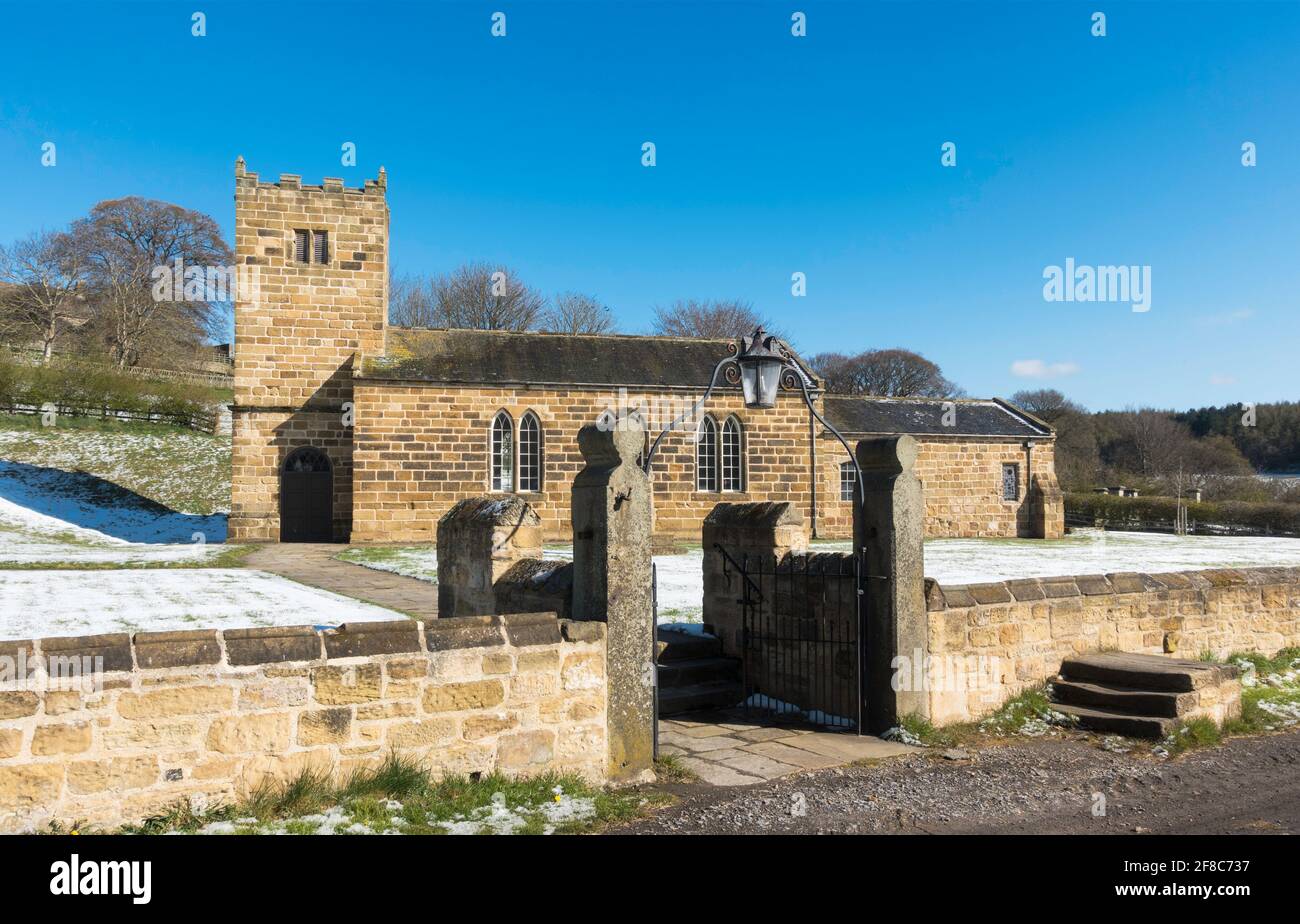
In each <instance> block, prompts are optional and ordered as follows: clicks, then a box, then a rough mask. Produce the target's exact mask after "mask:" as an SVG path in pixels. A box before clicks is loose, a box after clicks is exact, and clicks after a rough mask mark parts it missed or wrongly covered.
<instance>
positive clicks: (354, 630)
mask: <svg viewBox="0 0 1300 924" xmlns="http://www.w3.org/2000/svg"><path fill="white" fill-rule="evenodd" d="M606 633H607V627H606V625H605V623H604V622H599V621H580V620H569V619H560V618H559V617H558V616H557V615H556V613H554V612H550V611H543V612H529V613H510V614H503V615H495V616H459V617H452V618H447V619H431V620H425V621H421V620H414V619H396V620H390V621H386V622H360V623H345V624H343V625H341V626H339V627H337V628H323V629H322V628H317V627H316V626H257V627H251V628H246V629H225V630H218V629H192V630H183V631H169V632H137V633H135V635H134V636H132V635H131V634H129V633H126V632H120V633H111V634H106V635H86V636H72V637H62V636H51V637H49V638H42V639H35V640H34V639H10V640H0V657H10V658H13V659H14V660H18V659H19V658H20V657H25V658H27V659H28V660H34V659H35V658H36V656H37V655H36V653H37V651H38V650H39V651H40V653H41V655H42V656H44V657H45V658H47V659H49V658H54V657H60V658H75V659H77V660H81V659H83V658H92V659H93V658H102V659H103V660H102V668H101V669H102V670H103V671H106V672H107V671H131V670H133V669H136V668H137V667H138V668H139V669H141V670H159V669H167V668H175V667H196V666H203V665H215V664H220V663H221V646H222V641H223V640H224V642H225V652H226V662H227V663H228V664H229V665H230V666H231V667H245V666H249V665H255V664H274V663H280V662H284V661H321V660H324V659H326V658H328V659H334V660H337V659H341V658H358V657H370V656H374V655H390V654H414V653H420V652H423V651H425V650H426V649H427V650H428V651H430V652H435V651H451V650H455V649H461V648H487V647H495V646H499V645H505V644H506V643H507V642H509V643H510V644H511V645H515V646H517V647H527V646H531V645H552V644H559V643H561V642H565V641H568V642H595V641H600V640H601V639H603V638H605V637H606ZM421 635H423V638H424V644H421Z"/></svg>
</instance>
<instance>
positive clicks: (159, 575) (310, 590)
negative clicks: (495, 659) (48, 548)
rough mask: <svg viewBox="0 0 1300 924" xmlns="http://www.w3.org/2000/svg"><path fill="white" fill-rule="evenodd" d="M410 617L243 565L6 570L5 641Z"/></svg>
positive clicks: (1, 607)
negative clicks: (136, 568) (111, 633)
mask: <svg viewBox="0 0 1300 924" xmlns="http://www.w3.org/2000/svg"><path fill="white" fill-rule="evenodd" d="M404 618H405V617H404V616H403V615H402V614H401V613H397V612H394V611H392V610H387V609H384V608H382V607H378V606H374V605H372V604H369V603H362V602H361V601H359V600H353V599H352V598H350V597H344V596H341V595H339V594H333V593H330V592H328V591H324V590H318V589H317V588H314V587H307V586H305V585H303V584H297V583H295V582H293V581H290V580H286V579H285V578H282V577H279V576H277V575H273V574H266V573H264V572H261V571H251V570H245V569H237V568H205V569H183V568H170V569H151V570H150V569H146V570H132V571H73V570H66V571H64V570H50V571H2V570H0V638H41V637H45V636H71V635H97V634H100V633H108V632H157V631H170V630H177V629H234V628H247V627H251V626H297V625H308V624H316V625H325V626H337V625H339V624H341V623H344V622H378V621H384V620H391V619H404Z"/></svg>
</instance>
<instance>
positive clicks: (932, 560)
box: [814, 529, 1300, 584]
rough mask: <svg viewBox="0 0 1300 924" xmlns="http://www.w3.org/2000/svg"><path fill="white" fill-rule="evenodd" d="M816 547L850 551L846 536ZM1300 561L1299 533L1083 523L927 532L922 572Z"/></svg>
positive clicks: (1048, 571) (1007, 576) (1042, 572)
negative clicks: (1181, 531) (962, 535)
mask: <svg viewBox="0 0 1300 924" xmlns="http://www.w3.org/2000/svg"><path fill="white" fill-rule="evenodd" d="M814 547H815V548H817V549H824V550H827V551H830V550H832V549H841V550H843V551H848V549H849V543H847V542H843V543H839V542H836V543H829V542H828V543H816V544H815V546H814ZM1277 565H1282V566H1300V539H1283V538H1268V537H1261V536H1173V535H1164V534H1162V533H1122V532H1106V531H1105V530H1100V529H1081V530H1078V531H1076V532H1073V533H1071V534H1070V535H1068V536H1066V537H1065V538H1064V539H1058V540H1054V541H1051V542H1044V541H1043V540H1041V539H931V540H929V541H927V542H926V543H925V574H926V577H931V578H934V579H935V580H936V581H938V582H939V583H940V584H978V583H984V582H988V581H1006V580H1014V579H1016V578H1025V577H1056V576H1060V575H1068V574H1106V573H1108V572H1112V571H1145V572H1147V573H1148V574H1151V573H1159V572H1162V571H1199V570H1201V569H1204V568H1247V567H1252V566H1253V567H1273V566H1277Z"/></svg>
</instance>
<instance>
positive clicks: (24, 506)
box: [0, 461, 226, 565]
mask: <svg viewBox="0 0 1300 924" xmlns="http://www.w3.org/2000/svg"><path fill="white" fill-rule="evenodd" d="M88 477H89V476H86V475H83V474H79V473H73V472H63V471H59V470H58V469H46V468H37V467H35V466H30V465H24V464H22V463H14V462H6V461H0V564H4V563H16V564H40V563H42V562H48V563H56V562H59V563H66V562H72V563H79V564H90V563H96V564H103V563H115V564H124V565H140V564H149V563H168V562H178V561H200V560H202V559H204V558H207V557H209V556H211V555H215V554H218V553H219V552H220V551H221V547H220V546H214V545H210V544H209V543H220V542H224V541H225V538H226V517H225V514H213V515H211V516H194V515H190V514H184V513H175V512H173V511H169V510H167V508H165V507H161V506H159V505H156V504H150V503H147V502H140V503H125V504H124V503H117V504H112V503H109V504H105V503H104V502H103V501H104V498H103V497H102V496H101V495H102V491H96V490H95V486H94V485H93V484H87V478H88ZM91 481H92V482H93V481H94V479H91ZM119 500H120V498H119Z"/></svg>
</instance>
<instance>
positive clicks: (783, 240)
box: [0, 0, 1300, 409]
mask: <svg viewBox="0 0 1300 924" xmlns="http://www.w3.org/2000/svg"><path fill="white" fill-rule="evenodd" d="M195 9H201V10H203V11H204V12H205V13H206V15H207V32H208V34H207V35H206V36H205V37H202V38H196V37H194V36H192V35H191V34H190V31H191V30H190V27H191V21H190V14H191V12H192V11H193V10H195ZM796 9H798V10H803V11H805V12H806V13H807V22H808V26H807V31H808V34H807V36H806V37H803V38H795V37H793V36H791V34H790V15H791V12H792V11H793V10H796ZM1097 9H1101V10H1103V11H1104V12H1105V13H1106V15H1107V24H1106V25H1107V35H1106V36H1105V37H1094V36H1093V35H1092V34H1091V22H1090V16H1091V13H1092V12H1093V11H1094V10H1097ZM497 10H501V11H504V12H505V13H506V16H507V20H506V22H507V34H506V36H505V37H504V38H493V37H492V36H491V35H490V26H491V21H490V17H491V15H492V13H493V12H494V11H497ZM0 17H2V19H0V22H3V26H4V32H5V34H6V41H5V52H4V54H3V55H0V171H3V176H4V177H5V194H4V198H3V204H0V240H4V241H9V240H13V239H14V238H16V237H19V236H23V235H25V234H27V233H29V232H30V231H32V230H34V229H37V228H40V227H47V228H52V227H58V226H61V225H64V224H65V223H67V222H68V221H70V220H72V219H73V218H76V217H78V216H80V215H82V214H84V213H85V212H86V210H87V209H89V208H90V206H92V205H93V204H94V203H95V202H96V201H99V200H101V199H105V198H111V197H116V196H121V195H128V194H137V195H142V196H149V197H154V198H159V199H166V200H170V201H173V202H177V203H180V204H182V205H185V206H187V207H190V208H195V209H200V210H202V211H205V212H208V213H209V214H211V215H213V216H214V217H215V218H216V219H217V220H218V221H219V222H220V223H221V224H222V225H223V227H225V228H226V229H227V231H228V232H229V231H230V229H231V228H232V226H233V217H234V216H233V164H234V160H235V157H236V155H238V154H243V155H244V157H245V158H246V159H247V161H248V167H249V169H250V170H253V171H256V172H258V173H260V174H261V175H262V176H263V177H266V178H274V177H276V176H277V175H278V174H279V173H281V172H285V173H300V174H302V175H303V178H304V181H305V182H319V180H320V178H321V177H323V176H342V177H344V178H345V179H346V181H347V182H348V184H349V185H353V186H357V185H360V184H361V182H362V181H363V180H364V179H365V178H367V177H373V176H374V175H375V174H376V171H377V170H378V168H379V166H380V165H381V164H382V165H384V166H385V167H386V168H387V171H388V176H389V190H388V192H389V204H390V206H391V209H392V255H393V259H394V263H395V265H396V267H397V268H398V269H399V271H403V270H404V271H419V272H424V271H428V272H433V271H443V270H447V269H450V268H452V267H454V266H455V265H456V264H458V263H460V262H462V261H466V260H486V261H490V262H500V263H504V264H507V265H509V266H511V267H513V268H514V269H515V270H516V271H517V272H518V273H519V274H520V275H521V276H522V277H523V278H524V280H525V281H527V282H529V283H530V284H532V285H534V286H536V287H538V288H539V289H541V290H543V291H544V292H547V293H554V292H557V291H561V290H568V289H576V290H581V291H584V292H589V293H591V294H593V295H595V296H597V297H599V298H600V299H602V300H603V301H604V302H605V303H606V304H609V305H610V306H611V307H613V308H614V310H615V311H616V313H617V315H618V317H619V320H620V323H621V326H622V328H623V329H624V330H627V331H632V332H639V331H646V330H648V329H649V325H650V320H651V316H652V309H653V307H654V306H655V305H657V304H666V303H669V302H671V301H672V300H673V299H675V298H679V297H688V296H694V297H700V298H711V297H717V298H728V297H739V298H744V299H748V300H750V301H752V302H753V303H754V304H755V305H756V306H757V307H758V308H759V309H760V310H761V311H762V312H764V313H765V314H766V315H768V316H769V317H771V318H772V319H773V320H774V321H775V322H776V323H777V324H778V325H780V326H781V327H782V328H784V329H785V330H787V331H789V332H790V333H791V334H792V335H793V340H794V342H795V345H796V346H797V347H798V348H799V349H800V350H801V351H803V352H805V353H814V352H818V351H821V350H829V349H836V350H843V351H856V350H859V349H865V348H868V347H892V346H902V347H907V348H910V349H915V350H918V351H920V352H922V353H924V354H925V355H926V356H928V357H930V358H932V359H934V360H935V361H936V362H938V363H939V364H940V365H941V366H942V367H943V370H944V372H945V373H946V374H947V375H948V376H949V377H950V378H952V379H954V380H955V381H957V382H958V383H960V384H961V385H962V386H964V387H965V388H966V389H967V390H968V391H969V392H970V393H971V394H972V395H977V396H983V395H1009V394H1010V393H1012V392H1014V391H1016V390H1017V389H1020V388H1024V387H1039V386H1044V385H1048V386H1052V387H1057V388H1060V389H1061V390H1063V391H1064V392H1066V393H1067V394H1068V395H1070V396H1072V397H1074V398H1076V399H1077V400H1079V401H1081V402H1083V403H1084V404H1086V405H1088V406H1089V407H1092V408H1094V409H1101V408H1106V407H1124V406H1127V405H1155V406H1166V407H1188V406H1193V405H1201V404H1210V403H1214V404H1226V403H1230V402H1237V401H1256V402H1262V401H1270V400H1286V399H1290V400H1296V399H1298V398H1300V387H1297V376H1296V374H1295V371H1294V370H1295V367H1296V364H1297V348H1298V347H1300V310H1298V309H1300V305H1298V304H1297V297H1296V294H1295V286H1294V277H1295V275H1296V266H1297V254H1298V253H1300V209H1298V208H1297V206H1298V205H1300V195H1298V194H1300V156H1298V155H1300V119H1297V117H1296V115H1297V103H1298V102H1300V55H1298V54H1297V53H1296V50H1297V49H1298V48H1300V4H1297V3H1266V4H1258V5H1251V4H1244V3H1236V4H1230V5H1215V4H1210V3H1197V4H1190V5H1179V4H1173V3H1160V4H1155V3H1150V4H1121V3H1109V2H1105V3H1091V4H1077V3H1033V4H1029V3H1021V4H1010V5H1005V4H979V5H976V4H957V5H945V4H937V3H910V4H867V3H852V4H850V3H805V2H802V0H792V2H789V3H783V4H769V3H720V4H698V3H692V4H684V3H646V4H637V3H618V4H614V3H595V2H588V3H567V4H565V3H551V2H526V3H525V2H518V0H511V2H507V0H493V2H490V3H486V4H483V3H425V4H417V3H397V4H384V3H378V2H366V3H361V2H357V3H347V4H328V3H312V4H295V3H274V4H272V3H265V4H260V5H258V4H254V5H243V4H237V3H223V2H213V0H190V2H188V3H184V4H178V3H167V4H151V3H126V4H114V3H95V4H93V5H75V4H66V3H58V2H40V3H37V2H29V3H14V2H0ZM45 141H54V142H55V143H56V144H57V146H58V148H57V150H58V163H57V166H55V167H43V166H42V165H41V145H42V144H43V143H44V142H45ZM347 141H351V142H354V143H355V144H356V145H357V165H356V166H355V167H343V166H341V165H340V149H341V146H342V144H343V143H344V142H347ZM645 141H652V142H654V144H655V145H656V147H657V165H656V166H655V167H653V168H647V167H643V166H642V165H641V145H642V143H643V142H645ZM946 141H951V142H954V143H955V144H956V145H957V166H955V167H950V168H946V167H943V166H942V165H941V163H940V146H941V145H942V144H943V143H944V142H946ZM1245 141H1252V142H1254V143H1255V144H1256V145H1257V152H1258V166H1256V167H1250V168H1248V167H1243V166H1242V164H1241V145H1242V143H1243V142H1245ZM1070 257H1072V258H1074V260H1075V261H1076V263H1078V264H1088V265H1101V264H1124V265H1142V266H1150V267H1151V277H1152V293H1151V309H1150V311H1148V312H1145V313H1136V312H1133V311H1131V310H1130V308H1129V306H1128V305H1127V304H1117V303H1106V302H1048V301H1045V300H1044V298H1043V271H1044V268H1045V267H1047V266H1050V265H1063V264H1064V262H1065V260H1066V259H1067V258H1070ZM796 271H799V272H803V273H806V274H807V291H808V294H807V296H806V297H803V298H795V297H793V296H792V295H791V294H790V276H791V273H793V272H796ZM1032 361H1038V362H1039V363H1041V366H1036V365H1034V364H1033V362H1032ZM1018 363H1019V364H1020V365H1018V366H1017V365H1016V364H1018ZM1027 363H1028V364H1027ZM1013 368H1019V369H1021V370H1022V373H1023V371H1025V370H1029V371H1034V370H1038V371H1040V372H1042V373H1043V374H1042V376H1040V377H1034V376H1032V375H1024V374H1020V375H1017V374H1016V373H1015V372H1013V371H1012V370H1013Z"/></svg>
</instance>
